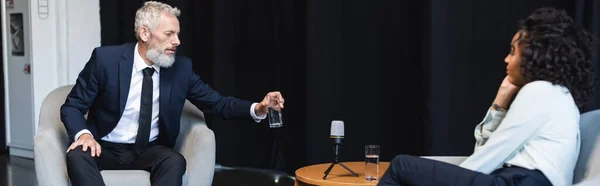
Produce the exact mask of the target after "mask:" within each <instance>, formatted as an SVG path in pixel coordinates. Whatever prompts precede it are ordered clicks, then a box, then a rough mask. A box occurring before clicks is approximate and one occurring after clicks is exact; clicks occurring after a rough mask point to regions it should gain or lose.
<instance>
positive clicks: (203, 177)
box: [175, 103, 216, 186]
mask: <svg viewBox="0 0 600 186" xmlns="http://www.w3.org/2000/svg"><path fill="white" fill-rule="evenodd" d="M189 107H194V106H193V105H191V104H189V103H188V104H186V105H185V107H184V112H183V114H182V117H181V126H180V128H181V130H180V131H181V132H180V134H179V137H178V139H177V142H176V144H175V150H176V151H178V152H179V153H181V154H182V155H183V157H185V160H186V162H187V168H186V169H187V172H186V174H187V176H184V180H183V185H203V186H204V185H207V186H209V185H211V184H212V180H213V176H214V171H215V156H216V150H215V146H216V144H215V134H214V133H213V131H212V130H210V129H209V128H208V127H207V126H206V122H205V121H204V116H203V114H202V112H200V110H197V109H196V108H189ZM186 177H187V180H185V178H186Z"/></svg>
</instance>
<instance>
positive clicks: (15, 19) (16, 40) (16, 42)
mask: <svg viewBox="0 0 600 186" xmlns="http://www.w3.org/2000/svg"><path fill="white" fill-rule="evenodd" d="M23 31H24V30H23V14H22V13H15V14H10V43H11V47H10V48H11V53H12V55H13V56H24V55H25V42H24V41H23Z"/></svg>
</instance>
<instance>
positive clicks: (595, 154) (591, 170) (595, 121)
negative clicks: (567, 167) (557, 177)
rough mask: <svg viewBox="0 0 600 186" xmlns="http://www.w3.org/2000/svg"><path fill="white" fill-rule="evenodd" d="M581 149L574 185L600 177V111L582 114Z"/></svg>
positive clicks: (580, 123) (580, 126)
mask: <svg viewBox="0 0 600 186" xmlns="http://www.w3.org/2000/svg"><path fill="white" fill-rule="evenodd" d="M579 128H580V134H581V135H580V137H581V147H580V150H579V158H578V159H577V164H576V166H575V173H574V175H573V183H579V182H580V181H582V180H584V179H586V178H588V177H593V176H600V110H593V111H589V112H586V113H583V114H581V118H580V122H579Z"/></svg>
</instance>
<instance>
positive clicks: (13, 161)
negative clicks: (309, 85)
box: [0, 154, 294, 186]
mask: <svg viewBox="0 0 600 186" xmlns="http://www.w3.org/2000/svg"><path fill="white" fill-rule="evenodd" d="M225 185H227V186H254V185H260V186H270V185H273V186H278V185H294V177H292V176H290V175H286V174H285V173H280V172H276V171H270V170H261V169H253V168H231V167H221V166H218V168H217V169H215V176H214V179H213V186H225ZM0 186H37V179H36V178H35V166H34V163H33V160H32V159H25V158H19V157H14V156H8V155H7V154H0Z"/></svg>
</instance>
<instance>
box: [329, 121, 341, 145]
mask: <svg viewBox="0 0 600 186" xmlns="http://www.w3.org/2000/svg"><path fill="white" fill-rule="evenodd" d="M329 138H331V139H333V144H335V145H341V144H342V139H344V121H340V120H333V121H331V132H330V134H329Z"/></svg>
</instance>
